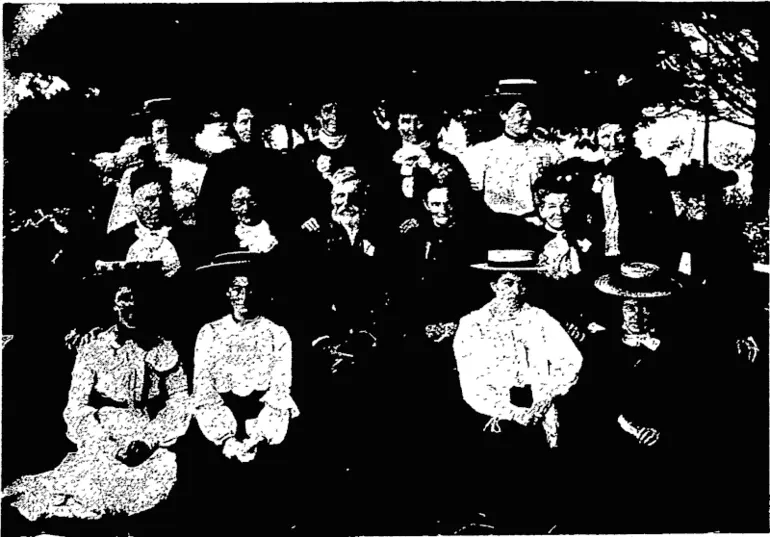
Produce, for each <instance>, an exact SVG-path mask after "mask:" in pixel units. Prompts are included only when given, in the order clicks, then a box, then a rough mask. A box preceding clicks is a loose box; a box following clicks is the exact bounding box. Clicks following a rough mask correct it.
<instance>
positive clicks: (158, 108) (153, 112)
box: [133, 97, 179, 120]
mask: <svg viewBox="0 0 770 537" xmlns="http://www.w3.org/2000/svg"><path fill="white" fill-rule="evenodd" d="M178 112H179V111H178V109H177V105H176V103H175V102H174V101H173V99H171V98H170V97H161V98H157V99H148V100H146V101H144V103H143V104H142V110H141V111H140V112H136V113H135V114H133V115H134V116H141V117H145V118H147V119H151V120H152V119H170V118H172V117H174V116H175V115H177V114H178Z"/></svg>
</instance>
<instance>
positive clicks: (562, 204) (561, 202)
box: [540, 193, 571, 229]
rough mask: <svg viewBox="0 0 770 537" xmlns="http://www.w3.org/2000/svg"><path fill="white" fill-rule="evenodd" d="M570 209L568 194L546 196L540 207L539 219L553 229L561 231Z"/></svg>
mask: <svg viewBox="0 0 770 537" xmlns="http://www.w3.org/2000/svg"><path fill="white" fill-rule="evenodd" d="M570 209H571V205H570V200H569V194H566V193H561V194H557V193H551V194H546V196H545V197H544V198H543V201H542V202H541V205H540V218H542V219H543V220H545V221H546V222H547V223H548V225H549V226H551V227H552V228H553V229H562V228H563V227H564V221H565V220H566V217H567V214H568V213H569V212H570Z"/></svg>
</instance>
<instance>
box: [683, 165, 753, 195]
mask: <svg viewBox="0 0 770 537" xmlns="http://www.w3.org/2000/svg"><path fill="white" fill-rule="evenodd" d="M737 182H738V174H737V173H736V172H734V171H723V170H720V169H719V168H716V167H714V166H712V165H708V166H706V167H701V166H700V164H699V163H697V162H692V163H690V164H685V165H684V166H682V169H681V171H680V172H679V174H678V175H676V176H674V177H672V178H670V179H669V186H670V188H671V190H675V191H678V192H682V193H686V194H706V193H711V192H719V191H721V190H723V189H725V188H727V187H730V186H733V185H735V184H736V183H737Z"/></svg>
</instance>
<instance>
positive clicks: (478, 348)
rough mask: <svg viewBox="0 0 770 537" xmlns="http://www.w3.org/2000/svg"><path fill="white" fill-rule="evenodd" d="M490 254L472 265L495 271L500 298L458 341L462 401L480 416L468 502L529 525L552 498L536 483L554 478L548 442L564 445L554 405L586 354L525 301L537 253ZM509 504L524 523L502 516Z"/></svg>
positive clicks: (471, 319)
mask: <svg viewBox="0 0 770 537" xmlns="http://www.w3.org/2000/svg"><path fill="white" fill-rule="evenodd" d="M519 254H520V255H519ZM525 254H528V255H525ZM489 255H490V257H489V261H488V262H487V263H481V264H477V265H474V267H475V268H479V269H481V270H484V271H489V272H491V274H492V276H493V281H492V283H491V287H492V290H493V291H494V293H495V298H494V299H493V300H492V301H490V302H489V303H488V304H486V305H485V306H483V307H482V308H480V309H478V310H476V311H473V312H471V313H469V314H468V315H466V316H465V317H463V318H462V319H461V320H460V324H459V326H458V329H457V334H456V336H455V341H454V351H455V358H456V360H457V372H458V374H459V377H460V387H461V389H462V394H463V398H464V399H465V401H466V402H467V403H468V405H470V406H471V407H472V408H473V409H474V410H475V411H476V412H477V413H478V417H477V422H478V429H477V431H476V434H475V435H474V431H473V430H472V429H471V430H468V431H467V433H468V436H467V437H466V438H465V440H464V441H466V442H468V446H469V447H468V457H469V458H471V459H472V461H471V463H470V464H468V472H469V475H468V476H466V477H467V478H468V479H469V483H468V485H469V486H470V488H469V490H471V489H474V490H475V491H476V492H475V493H474V497H473V498H469V499H468V501H469V502H478V503H475V505H476V507H477V508H478V509H479V510H480V511H482V512H486V513H487V514H488V515H489V514H490V512H491V515H492V516H491V517H488V519H487V520H488V521H490V522H489V523H490V524H492V523H493V522H491V521H493V520H497V524H501V525H502V526H500V525H498V526H497V529H504V530H511V531H513V530H514V529H515V530H517V531H518V530H521V529H523V527H524V525H526V523H527V521H526V520H524V518H523V516H524V513H526V514H528V515H532V516H533V517H534V516H537V515H538V514H540V515H542V514H543V511H538V510H539V509H541V508H545V507H546V505H547V503H548V502H541V501H539V500H540V498H539V497H540V495H542V494H544V491H541V490H540V488H539V487H546V488H547V486H548V483H549V482H550V478H553V477H554V475H553V474H549V473H548V472H552V471H555V468H553V467H552V464H546V462H548V460H546V459H544V457H545V455H546V452H547V451H548V449H547V447H548V446H550V447H551V448H555V447H557V446H558V445H559V415H558V412H557V407H556V404H555V403H556V402H557V401H558V400H559V399H560V398H561V397H562V396H564V395H565V394H567V393H568V392H569V391H570V389H571V388H572V386H573V385H574V384H575V383H576V382H577V379H578V373H579V372H580V368H581V365H582V362H583V358H582V356H581V354H580V352H579V351H578V349H577V348H576V347H575V345H574V343H573V342H572V340H571V339H570V337H569V335H568V334H567V333H566V332H565V331H564V329H563V328H562V327H561V325H560V324H559V323H558V322H557V321H556V320H555V319H554V318H553V317H551V316H550V315H549V314H548V313H546V312H545V311H544V310H542V309H539V308H537V307H534V306H531V305H529V304H528V303H527V302H526V301H525V299H524V291H525V286H524V282H523V279H522V275H523V274H525V272H522V271H529V272H532V271H533V270H534V269H536V267H535V266H534V265H533V264H532V253H531V252H516V251H503V252H502V253H500V252H498V253H495V254H493V253H492V252H490V254H489ZM516 255H519V257H518V258H517V257H515V256H516ZM498 256H502V257H498ZM524 277H526V276H524ZM485 422H486V425H484V423H485ZM469 426H470V424H469ZM490 433H497V434H490ZM501 482H503V483H508V484H510V486H513V485H514V483H515V486H516V488H517V490H518V492H514V491H512V490H511V488H510V486H507V485H506V493H505V494H501V493H500V490H499V489H500V483H501ZM525 491H526V492H525ZM532 498H538V501H536V502H532ZM530 502H532V503H530ZM512 503H514V504H519V509H517V510H516V515H515V516H517V517H521V518H518V519H517V520H516V523H517V524H521V525H520V526H516V527H512V526H507V525H506V524H509V523H513V522H514V521H513V520H505V519H504V518H503V517H505V516H506V513H507V512H509V511H511V509H510V505H511V504H512ZM528 529H532V528H528ZM538 533H542V532H538Z"/></svg>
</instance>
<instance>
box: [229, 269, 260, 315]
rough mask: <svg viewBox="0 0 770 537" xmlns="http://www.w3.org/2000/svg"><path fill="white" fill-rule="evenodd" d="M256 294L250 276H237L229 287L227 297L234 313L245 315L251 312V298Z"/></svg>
mask: <svg viewBox="0 0 770 537" xmlns="http://www.w3.org/2000/svg"><path fill="white" fill-rule="evenodd" d="M253 294H254V289H253V284H252V282H251V280H250V279H249V277H248V276H236V277H235V278H233V280H232V281H231V282H230V286H229V287H228V289H227V298H229V299H230V305H231V306H232V308H233V312H234V313H238V314H240V315H245V314H247V313H248V312H249V305H250V304H249V303H250V301H251V300H250V299H251V297H252V296H253Z"/></svg>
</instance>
